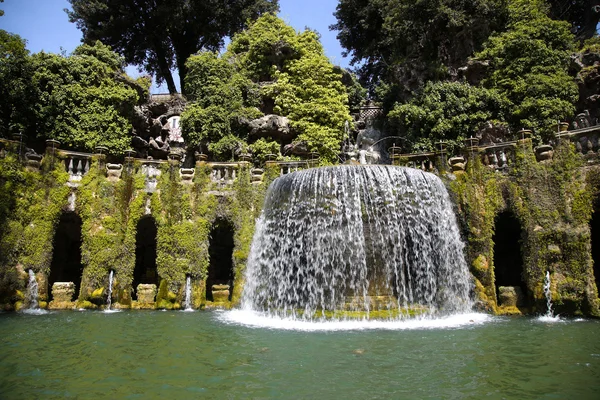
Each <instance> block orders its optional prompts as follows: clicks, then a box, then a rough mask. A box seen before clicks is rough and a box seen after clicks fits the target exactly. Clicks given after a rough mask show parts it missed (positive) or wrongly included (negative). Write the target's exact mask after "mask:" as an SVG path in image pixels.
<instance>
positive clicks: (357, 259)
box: [242, 165, 471, 321]
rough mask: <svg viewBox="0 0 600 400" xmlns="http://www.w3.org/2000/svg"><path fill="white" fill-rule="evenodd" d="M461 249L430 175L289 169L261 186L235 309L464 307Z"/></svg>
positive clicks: (306, 311) (437, 310)
mask: <svg viewBox="0 0 600 400" xmlns="http://www.w3.org/2000/svg"><path fill="white" fill-rule="evenodd" d="M463 247H464V245H463V244H462V242H461V241H460V235H459V231H458V226H457V223H456V219H455V216H454V213H453V210H452V206H451V203H450V199H449V196H448V193H447V191H446V188H445V186H444V184H443V182H442V181H441V180H440V179H439V178H437V177H436V176H435V175H433V174H429V173H425V172H422V171H419V170H415V169H410V168H403V167H391V166H381V165H379V166H338V167H326V168H317V169H310V170H305V171H301V172H296V173H292V174H289V175H285V176H283V177H280V178H278V179H276V180H275V181H274V182H273V183H272V184H271V186H270V188H269V190H268V193H267V196H266V200H265V205H264V209H263V212H262V214H261V216H260V218H259V220H258V221H257V226H256V232H255V235H254V239H253V242H252V248H251V251H250V257H249V259H248V265H247V269H246V277H245V279H246V284H245V287H244V292H243V295H242V307H243V308H244V309H246V310H251V311H258V312H259V313H261V314H262V315H265V316H268V317H280V318H281V317H284V318H292V319H301V320H309V321H312V320H323V319H362V318H375V319H392V320H399V319H405V318H408V317H424V316H432V315H447V314H454V313H462V312H468V311H469V310H470V309H471V300H470V298H469V290H470V287H471V282H470V278H469V272H468V268H467V264H466V262H465V259H464V255H463Z"/></svg>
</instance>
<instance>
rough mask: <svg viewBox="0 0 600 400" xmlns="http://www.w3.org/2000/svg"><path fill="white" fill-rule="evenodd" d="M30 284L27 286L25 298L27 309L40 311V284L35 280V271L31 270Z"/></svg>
mask: <svg viewBox="0 0 600 400" xmlns="http://www.w3.org/2000/svg"><path fill="white" fill-rule="evenodd" d="M28 273H29V283H28V284H27V295H26V297H25V308H26V309H28V310H37V309H39V302H38V300H39V294H38V284H37V280H36V279H35V273H34V272H33V270H31V269H30V270H29V271H28Z"/></svg>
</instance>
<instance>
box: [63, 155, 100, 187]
mask: <svg viewBox="0 0 600 400" xmlns="http://www.w3.org/2000/svg"><path fill="white" fill-rule="evenodd" d="M58 157H59V158H60V159H62V161H63V163H64V165H65V171H66V172H67V173H68V174H69V182H70V183H74V184H76V183H78V182H79V181H81V178H83V176H84V175H85V174H87V173H88V171H89V170H90V166H91V163H92V155H91V154H89V153H80V152H77V151H68V150H59V151H58Z"/></svg>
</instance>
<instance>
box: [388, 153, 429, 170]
mask: <svg viewBox="0 0 600 400" xmlns="http://www.w3.org/2000/svg"><path fill="white" fill-rule="evenodd" d="M435 162H436V153H434V152H427V153H413V154H394V155H393V157H392V164H394V165H400V166H403V167H410V168H416V169H420V170H422V171H426V172H433V171H435Z"/></svg>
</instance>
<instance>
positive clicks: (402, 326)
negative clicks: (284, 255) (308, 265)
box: [217, 310, 494, 332]
mask: <svg viewBox="0 0 600 400" xmlns="http://www.w3.org/2000/svg"><path fill="white" fill-rule="evenodd" d="M493 318H494V317H492V316H491V315H488V314H480V313H465V314H455V315H451V316H447V317H438V318H435V319H434V318H423V319H418V318H415V319H405V320H329V321H303V320H297V319H291V318H290V319H288V318H278V317H274V316H268V315H266V314H261V313H259V312H255V311H250V310H231V311H226V312H223V313H219V314H218V315H217V319H219V320H220V321H221V322H225V323H231V324H239V325H245V326H249V327H253V328H267V329H280V330H294V331H306V332H313V331H352V330H375V329H379V330H397V331H402V330H418V329H451V328H460V327H468V326H475V325H482V324H484V323H486V322H489V321H492V320H493Z"/></svg>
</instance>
